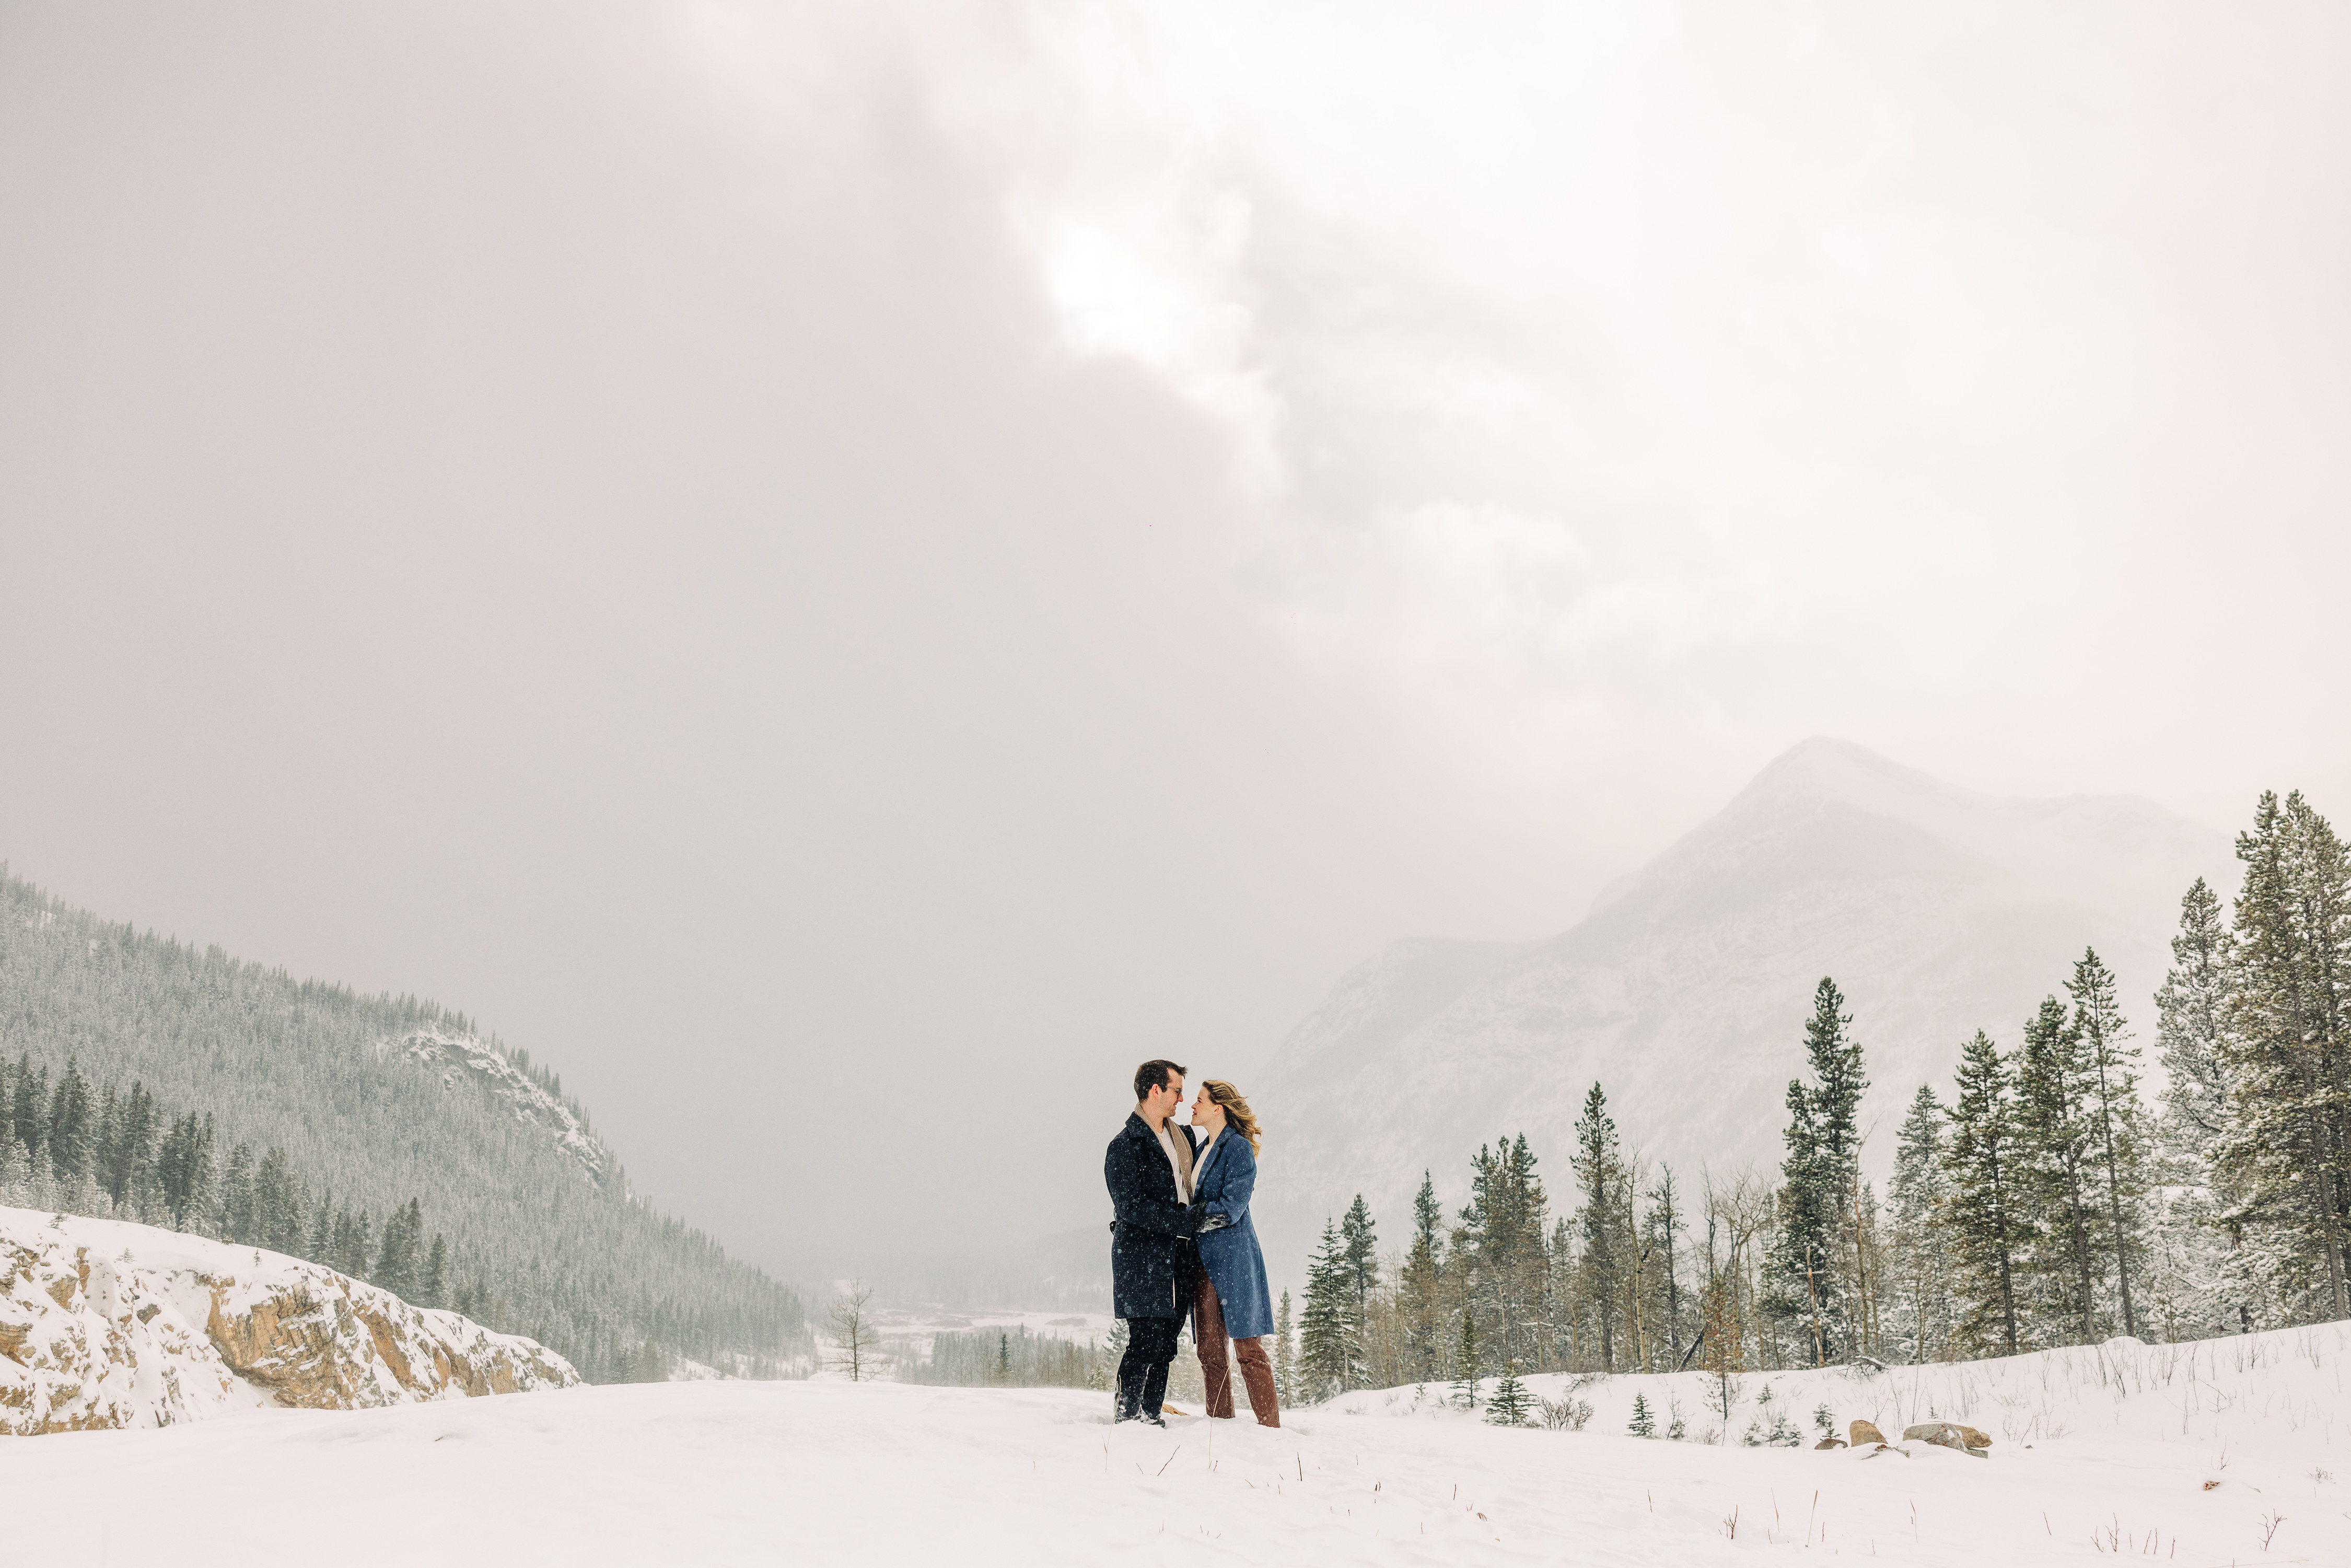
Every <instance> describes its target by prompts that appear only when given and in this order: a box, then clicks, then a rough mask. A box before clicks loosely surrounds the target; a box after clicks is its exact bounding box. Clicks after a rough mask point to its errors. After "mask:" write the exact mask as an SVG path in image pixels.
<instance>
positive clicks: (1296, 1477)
mask: <svg viewBox="0 0 2351 1568" xmlns="http://www.w3.org/2000/svg"><path fill="white" fill-rule="evenodd" d="M2346 1354H2351V1329H2346V1327H2345V1326H2343V1325H2334V1326H2329V1327H2326V1328H2323V1329H2317V1330H2304V1331H2290V1332H2286V1333H2273V1334H2264V1335H2257V1336H2252V1337H2251V1338H2247V1339H2238V1340H2222V1341H2213V1342H2208V1343H2204V1344H2200V1345H2197V1346H2193V1347H2189V1346H2179V1347H2171V1346H2156V1347H2142V1346H2138V1345H2136V1344H2131V1343H2117V1344H2115V1345H2112V1346H2105V1347H2097V1348H2093V1349H2085V1350H2080V1351H2071V1352H2055V1353H2050V1354H2041V1355H2033V1356H2023V1357H2018V1358H2015V1359H2014V1360H2012V1361H2007V1362H1986V1363H1975V1364H1970V1365H1964V1366H1957V1367H1943V1368H1930V1369H1928V1370H1926V1371H1924V1372H1917V1373H1913V1372H1910V1371H1907V1370H1900V1371H1895V1372H1889V1373H1886V1374H1881V1375H1876V1376H1870V1377H1865V1378H1855V1377H1851V1376H1848V1375H1845V1374H1844V1373H1841V1372H1836V1373H1829V1374H1818V1375H1812V1376H1809V1377H1806V1376H1791V1375H1785V1374H1778V1375H1772V1376H1771V1379H1770V1381H1771V1387H1772V1394H1773V1400H1772V1405H1773V1406H1787V1407H1789V1408H1790V1409H1791V1411H1792V1415H1793V1416H1794V1418H1795V1419H1796V1420H1797V1421H1798V1423H1799V1424H1800V1425H1802V1427H1805V1428H1806V1430H1807V1433H1808V1437H1807V1441H1808V1442H1809V1441H1810V1437H1809V1432H1810V1429H1811V1427H1812V1420H1811V1415H1812V1411H1813V1407H1814V1406H1818V1405H1820V1404H1822V1403H1827V1404H1828V1405H1830V1406H1831V1407H1832V1412H1833V1414H1834V1416H1836V1418H1837V1420H1838V1423H1839V1425H1840V1427H1843V1425H1844V1422H1846V1421H1848V1420H1850V1419H1851V1418H1852V1417H1853V1416H1872V1415H1875V1416H1876V1418H1877V1419H1878V1420H1879V1421H1880V1423H1881V1424H1882V1425H1884V1424H1888V1423H1895V1424H1898V1423H1899V1422H1901V1421H1902V1420H1903V1419H1904V1418H1905V1416H1909V1415H1914V1414H1915V1415H1918V1416H1925V1415H1926V1414H1928V1411H1929V1410H1931V1411H1932V1413H1934V1414H1936V1415H1939V1416H1952V1417H1959V1418H1963V1419H1967V1420H1969V1421H1970V1423H1971V1424H1972V1425H1975V1426H1977V1427H1981V1428H1982V1429H1983V1430H1985V1431H1987V1432H1990V1433H1991V1435H1992V1436H1993V1437H1994V1438H1995V1443H1994V1446H1993V1448H1992V1449H1991V1457H1990V1458H1983V1459H1977V1458H1969V1457H1967V1456H1965V1455H1962V1454H1958V1453H1953V1452H1950V1451H1949V1450H1947V1449H1942V1448H1933V1447H1930V1446H1928V1445H1925V1444H1916V1443H1914V1444H1911V1445H1909V1446H1908V1452H1907V1454H1906V1453H1904V1452H1902V1451H1900V1450H1887V1451H1886V1452H1883V1453H1876V1454H1870V1455H1865V1454H1861V1453H1856V1452H1854V1451H1850V1450H1836V1451H1830V1452H1817V1451H1814V1450H1813V1449H1811V1448H1745V1447H1741V1446H1740V1445H1739V1444H1738V1443H1737V1442H1736V1441H1735V1440H1734V1441H1733V1442H1732V1443H1730V1444H1729V1445H1727V1446H1714V1447H1709V1446H1706V1445H1702V1444H1700V1443H1698V1442H1695V1441H1684V1442H1678V1443H1677V1442H1668V1441H1666V1440H1664V1439H1662V1438H1659V1439H1655V1440H1644V1439H1642V1438H1638V1437H1629V1436H1626V1435H1625V1432H1624V1430H1623V1428H1624V1426H1625V1420H1626V1418H1627V1414H1628V1412H1629V1410H1630V1407H1631V1405H1632V1401H1633V1396H1634V1395H1635V1393H1641V1394H1644V1395H1646V1396H1647V1397H1648V1399H1649V1400H1650V1402H1651V1403H1652V1404H1653V1405H1655V1406H1657V1407H1658V1408H1659V1410H1660V1412H1661V1416H1660V1419H1661V1427H1662V1421H1663V1419H1664V1416H1663V1412H1664V1411H1665V1410H1666V1409H1667V1406H1668V1404H1669V1402H1670V1401H1673V1400H1678V1401H1679V1402H1680V1403H1681V1405H1682V1406H1683V1407H1684V1411H1685V1421H1686V1423H1687V1426H1688V1429H1689V1430H1690V1431H1691V1432H1693V1433H1697V1432H1698V1431H1701V1430H1703V1427H1702V1425H1701V1424H1700V1422H1699V1421H1698V1419H1697V1409H1698V1394H1697V1390H1698V1380H1697V1379H1696V1378H1695V1377H1694V1376H1692V1377H1684V1378H1632V1377H1623V1378H1615V1379H1611V1380H1607V1381H1604V1382H1601V1383H1596V1384H1590V1385H1584V1386H1583V1387H1582V1388H1579V1389H1577V1390H1574V1391H1573V1397H1575V1398H1579V1399H1582V1400H1584V1401H1587V1402H1589V1403H1590V1404H1592V1406H1593V1410H1594V1413H1593V1417H1592V1419H1591V1422H1590V1424H1589V1425H1588V1426H1587V1427H1585V1428H1584V1429H1583V1430H1582V1431H1573V1432H1571V1431H1542V1430H1519V1431H1508V1430H1502V1429H1499V1428H1497V1427H1489V1426H1486V1425H1484V1424H1482V1423H1480V1422H1479V1421H1478V1420H1476V1419H1475V1418H1473V1417H1471V1416H1466V1415H1464V1414H1462V1413H1460V1412H1458V1411H1454V1410H1449V1409H1443V1408H1439V1407H1437V1405H1436V1403H1435V1396H1436V1394H1437V1390H1434V1389H1432V1390H1430V1391H1429V1392H1428V1394H1427V1395H1426V1396H1421V1397H1419V1398H1418V1399H1417V1400H1416V1396H1415V1394H1414V1391H1412V1390H1410V1389H1405V1390H1399V1391H1394V1392H1393V1395H1391V1394H1389V1393H1378V1394H1367V1395H1357V1396H1351V1397H1350V1398H1349V1399H1347V1400H1346V1401H1344V1402H1343V1403H1342V1404H1341V1405H1338V1406H1326V1407H1323V1408H1321V1409H1314V1410H1307V1411H1302V1412H1299V1413H1296V1414H1295V1415H1294V1416H1293V1417H1292V1424H1291V1425H1290V1427H1285V1428H1284V1429H1282V1430H1280V1431H1264V1430H1260V1429H1259V1428H1258V1427H1255V1426H1254V1425H1253V1424H1251V1423H1250V1422H1249V1420H1248V1419H1247V1418H1246V1416H1244V1417H1243V1419H1241V1420H1239V1421H1237V1422H1218V1423H1216V1424H1215V1429H1214V1430H1213V1431H1212V1430H1211V1429H1210V1427H1209V1424H1208V1423H1207V1422H1205V1421H1202V1420H1200V1419H1198V1418H1196V1417H1193V1418H1178V1419H1176V1420H1175V1422H1174V1423H1173V1424H1172V1425H1171V1427H1169V1429H1168V1430H1165V1431H1159V1430H1156V1429H1153V1428H1148V1427H1135V1426H1124V1427H1111V1426H1109V1425H1108V1424H1107V1422H1106V1419H1105V1417H1106V1416H1107V1413H1108V1412H1107V1408H1106V1406H1107V1399H1106V1397H1105V1396H1101V1395H1094V1394H1086V1393H1079V1392H1070V1391H1061V1390H1044V1389H1038V1390H991V1389H947V1388H916V1387H910V1386H902V1385H893V1384H861V1385H850V1384H842V1383H831V1382H817V1383H785V1384H758V1383H741V1382H724V1383H691V1384H686V1383H679V1384H667V1385H640V1386H628V1387H611V1388H574V1389H566V1390H560V1391H554V1392H549V1393H543V1394H533V1395H528V1396H521V1397H516V1398H506V1399H483V1400H469V1401H465V1402H464V1403H460V1404H434V1405H418V1406H397V1407H393V1408H388V1409H380V1410H365V1411H351V1412H315V1411H294V1410H275V1411H266V1412H256V1413H253V1414H250V1415H243V1416H228V1417H225V1418H222V1419H217V1420H213V1421H208V1422H204V1423H202V1424H197V1425H190V1426H183V1427H171V1428H167V1429H164V1430H160V1431H121V1432H91V1433H72V1434H66V1435H61V1436H54V1437H38V1438H25V1439H21V1440H17V1441H15V1442H11V1443H8V1444H6V1445H5V1448H0V1518H5V1520H6V1521H7V1531H6V1541H7V1545H8V1547H9V1548H10V1551H9V1552H8V1553H7V1555H8V1557H9V1558H10V1560H12V1561H24V1562H27V1563H33V1562H43V1563H46V1562H63V1561H93V1560H96V1561H103V1560H107V1559H108V1558H109V1557H110V1558H111V1560H113V1561H119V1562H134V1561H155V1562H170V1563H175V1564H188V1565H195V1564H204V1563H236V1564H238V1565H239V1568H249V1564H250V1563H252V1562H253V1561H254V1560H255V1558H256V1554H260V1553H266V1552H269V1551H272V1550H274V1549H276V1547H275V1546H273V1543H276V1546H282V1547H285V1548H287V1549H296V1548H299V1549H302V1550H309V1549H313V1548H317V1549H326V1550H329V1551H330V1552H331V1554H332V1556H333V1557H334V1559H335V1560H336V1561H337V1562H338V1563H341V1564H353V1563H415V1562H420V1561H444V1562H458V1563H494V1562H534V1563H538V1562H559V1563H567V1564H595V1563H628V1564H632V1565H643V1564H646V1563H681V1562H684V1563H835V1562H859V1563H914V1562H930V1561H936V1560H940V1559H941V1558H942V1557H943V1556H945V1557H951V1558H952V1559H953V1560H955V1561H957V1562H965V1563H975V1562H976V1563H1022V1564H1042V1563H1118V1562H1138V1563H1188V1562H1238V1563H1296V1564H1321V1563H1358V1562H1361V1563H1558V1562H1572V1563H1671V1564H1676V1565H1677V1568H1678V1565H1681V1564H1688V1563H1731V1562H1752V1561H1755V1560H1757V1559H1758V1558H1759V1556H1760V1557H1763V1558H1769V1557H1772V1556H1783V1555H1784V1554H1786V1553H1790V1552H1829V1553H1836V1554H1840V1555H1854V1556H1876V1557H1883V1558H1886V1559H1889V1560H1893V1561H1897V1562H1909V1563H1930V1564H1949V1565H1950V1568H1962V1565H1964V1568H1992V1565H1999V1564H2009V1563H2033V1564H2040V1563H2089V1562H2093V1561H2095V1560H2098V1559H2101V1558H2104V1557H2106V1556H2109V1555H2116V1554H2125V1555H2130V1556H2141V1557H2154V1558H2158V1559H2160V1560H2162V1561H2163V1562H2165V1563H2181V1564H2190V1565H2193V1568H2222V1565H2225V1564H2231V1563H2237V1564H2245V1565H2248V1568H2251V1565H2253V1564H2268V1563H2281V1564H2283V1563H2351V1486H2347V1485H2346V1483H2345V1482H2344V1481H2343V1480H2340V1479H2337V1477H2339V1476H2343V1475H2345V1474H2346V1472H2351V1453H2346V1452H2345V1451H2344V1447H2343V1446H2344V1444H2345V1443H2346V1441H2351V1419H2346V1417H2351V1405H2346V1398H2345V1388H2344V1384H2343V1364H2344V1357H2345V1356H2346ZM1536 1381H1537V1383H1538V1385H1539V1387H1540V1388H1541V1391H1542V1392H1544V1393H1545V1394H1547V1395H1549V1396H1553V1397H1557V1396H1561V1395H1562V1394H1565V1393H1567V1392H1568V1391H1567V1390H1566V1389H1565V1388H1564V1386H1563V1382H1562V1380H1556V1379H1541V1380H1536ZM1746 1382H1747V1399H1746V1402H1745V1404H1744V1405H1743V1406H1742V1407H1741V1409H1740V1412H1739V1413H1738V1414H1737V1416H1735V1418H1734V1425H1735V1426H1736V1427H1739V1428H1740V1429H1743V1427H1744V1426H1745V1423H1746V1419H1747V1417H1748V1416H1749V1415H1750V1413H1752V1412H1753V1411H1754V1410H1755V1409H1756V1405H1755V1396H1757V1395H1759V1394H1760V1393H1761V1386H1762V1384H1763V1382H1764V1379H1763V1378H1762V1377H1761V1375H1750V1377H1749V1378H1748V1379H1747V1380H1746ZM1766 1408H1769V1407H1766ZM1765 1425H1766V1426H1767V1427H1768V1425H1769V1422H1768V1420H1767V1421H1766V1422H1765ZM2338 1427H2342V1428H2343V1430H2341V1431H2338V1430H2337V1428H2338ZM1734 1437H1735V1434H1734ZM264 1478H266V1480H265V1479H264ZM1733 1521H1735V1525H1734V1522H1733ZM2271 1521H2275V1522H2274V1523H2272V1522H2271ZM2265 1548H2266V1549H2265ZM93 1553H96V1554H97V1555H96V1556H95V1557H93V1555H92V1554H93Z"/></svg>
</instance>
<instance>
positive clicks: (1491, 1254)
mask: <svg viewBox="0 0 2351 1568" xmlns="http://www.w3.org/2000/svg"><path fill="white" fill-rule="evenodd" d="M1469 1165H1470V1173H1469V1202H1468V1205H1467V1206H1466V1207H1463V1209H1462V1211H1461V1224H1460V1227H1459V1228H1458V1229H1457V1231H1456V1232H1455V1235H1454V1239H1453V1246H1452V1252H1453V1260H1454V1274H1455V1284H1456V1286H1457V1288H1458V1289H1457V1292H1456V1293H1457V1295H1458V1299H1459V1301H1460V1304H1461V1309H1462V1311H1464V1312H1469V1313H1472V1314H1473V1315H1477V1316H1479V1317H1480V1318H1481V1319H1482V1320H1483V1322H1482V1323H1481V1330H1480V1332H1481V1337H1483V1333H1484V1328H1485V1326H1486V1325H1490V1327H1491V1329H1492V1333H1491V1336H1490V1343H1489V1345H1488V1360H1489V1362H1490V1363H1506V1362H1509V1361H1512V1360H1515V1359H1518V1358H1519V1357H1520V1356H1521V1355H1526V1356H1530V1357H1531V1356H1532V1355H1534V1354H1537V1352H1538V1350H1539V1341H1540V1334H1539V1332H1538V1331H1539V1330H1540V1328H1541V1323H1540V1322H1539V1311H1538V1309H1539V1306H1540V1303H1541V1299H1542V1294H1543V1283H1544V1280H1545V1278H1546V1276H1547V1274H1548V1271H1549V1268H1548V1265H1549V1254H1548V1250H1547V1249H1546V1248H1545V1246H1544V1242H1543V1224H1544V1214H1545V1210H1546V1209H1547V1208H1548V1207H1549V1204H1550V1199H1549V1197H1547V1196H1546V1195H1545V1194H1544V1192H1543V1186H1542V1181H1541V1178H1540V1177H1539V1176H1536V1174H1535V1156H1534V1152H1533V1150H1532V1149H1531V1147H1530V1146H1529V1145H1528V1143H1527V1139H1526V1134H1523V1133H1521V1134H1519V1136H1518V1137H1516V1138H1515V1139H1511V1138H1505V1139H1503V1140H1501V1142H1500V1144H1499V1146H1480V1147H1479V1150H1478V1153H1477V1155H1475V1156H1474V1157H1473V1158H1472V1159H1471V1160H1470V1162H1469Z"/></svg>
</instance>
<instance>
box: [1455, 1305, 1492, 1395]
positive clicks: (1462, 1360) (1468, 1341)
mask: <svg viewBox="0 0 2351 1568" xmlns="http://www.w3.org/2000/svg"><path fill="white" fill-rule="evenodd" d="M1484 1370H1485V1367H1484V1363H1483V1362H1482V1361H1481V1360H1480V1359H1479V1350H1478V1314H1477V1313H1475V1312H1463V1313H1462V1314H1461V1343H1460V1344H1459V1346H1458V1348H1457V1349H1456V1350H1455V1352H1454V1357H1453V1398H1454V1402H1455V1403H1456V1404H1458V1405H1459V1406H1461V1408H1463V1409H1464V1410H1475V1409H1476V1408H1478V1380H1479V1375H1481V1374H1482V1373H1483V1372H1484Z"/></svg>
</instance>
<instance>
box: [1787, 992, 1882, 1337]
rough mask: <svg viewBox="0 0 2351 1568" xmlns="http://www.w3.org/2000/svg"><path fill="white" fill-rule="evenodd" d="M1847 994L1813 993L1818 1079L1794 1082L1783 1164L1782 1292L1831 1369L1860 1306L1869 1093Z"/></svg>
mask: <svg viewBox="0 0 2351 1568" xmlns="http://www.w3.org/2000/svg"><path fill="white" fill-rule="evenodd" d="M1852 1024H1853V1017H1852V1015H1851V1014H1849V1013H1847V1012H1846V1011H1845V1010H1844V994H1843V993H1842V992H1840V991H1839V990H1838V989H1837V988H1836V982H1835V981H1834V980H1832V979H1829V978H1827V977H1823V979H1822V980H1821V983H1820V984H1819V985H1818V986H1817V987H1815V988H1813V1016H1812V1018H1811V1019H1809V1020H1807V1022H1806V1023H1805V1026H1804V1056H1805V1061H1806V1062H1807V1064H1808V1065H1809V1066H1810V1067H1811V1068H1812V1071H1813V1081H1812V1082H1811V1083H1809V1084H1807V1083H1805V1082H1803V1081H1802V1080H1801V1079H1799V1080H1792V1081H1791V1082H1789V1084H1788V1095H1787V1106H1788V1128H1787V1133H1786V1139H1787V1145H1788V1153H1787V1156H1786V1158H1785V1160H1784V1161H1783V1162H1782V1166H1781V1170H1782V1176H1783V1179H1784V1185H1783V1186H1782V1200H1781V1202H1782V1208H1781V1215H1782V1218H1781V1228H1780V1238H1779V1247H1778V1252H1779V1258H1778V1263H1779V1270H1780V1274H1781V1281H1780V1288H1781V1291H1782V1296H1783V1299H1784V1300H1785V1301H1786V1302H1787V1304H1788V1305H1789V1306H1792V1307H1794V1308H1796V1309H1797V1310H1799V1311H1801V1312H1805V1313H1806V1314H1808V1315H1809V1316H1810V1318H1811V1320H1812V1330H1813V1354H1814V1356H1815V1357H1816V1359H1817V1364H1820V1365H1826V1364H1828V1362H1829V1359H1830V1357H1831V1355H1832V1354H1843V1353H1844V1351H1845V1350H1847V1349H1849V1348H1852V1346H1851V1344H1850V1341H1851V1340H1852V1338H1853V1334H1852V1326H1851V1325H1850V1324H1849V1323H1848V1321H1847V1320H1848V1319H1849V1318H1850V1317H1852V1316H1853V1315H1854V1311H1853V1309H1854V1303H1852V1302H1850V1301H1848V1300H1847V1299H1846V1298H1847V1295H1848V1293H1849V1287H1850V1286H1851V1285H1852V1284H1853V1283H1854V1281H1852V1280H1850V1279H1849V1278H1848V1276H1849V1275H1850V1274H1851V1272H1852V1270H1850V1269H1848V1268H1847V1267H1846V1260H1845V1257H1844V1246H1843V1240H1842V1238H1843V1233H1844V1228H1845V1226H1846V1224H1847V1223H1848V1222H1849V1221H1850V1220H1851V1219H1852V1218H1853V1214H1852V1208H1853V1202H1854V1198H1855V1188H1856V1176H1857V1173H1858V1171H1859V1169H1860V1162H1861V1134H1860V1130H1859V1124H1858V1118H1859V1115H1860V1110H1861V1097H1862V1095H1863V1093H1864V1092H1866V1091H1867V1089H1868V1087H1869V1080H1868V1077H1867V1076H1866V1074H1865V1072H1864V1071H1863V1069H1862V1056H1861V1044H1860V1042H1859V1041H1858V1040H1855V1039H1854V1038H1853V1034H1852Z"/></svg>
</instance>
